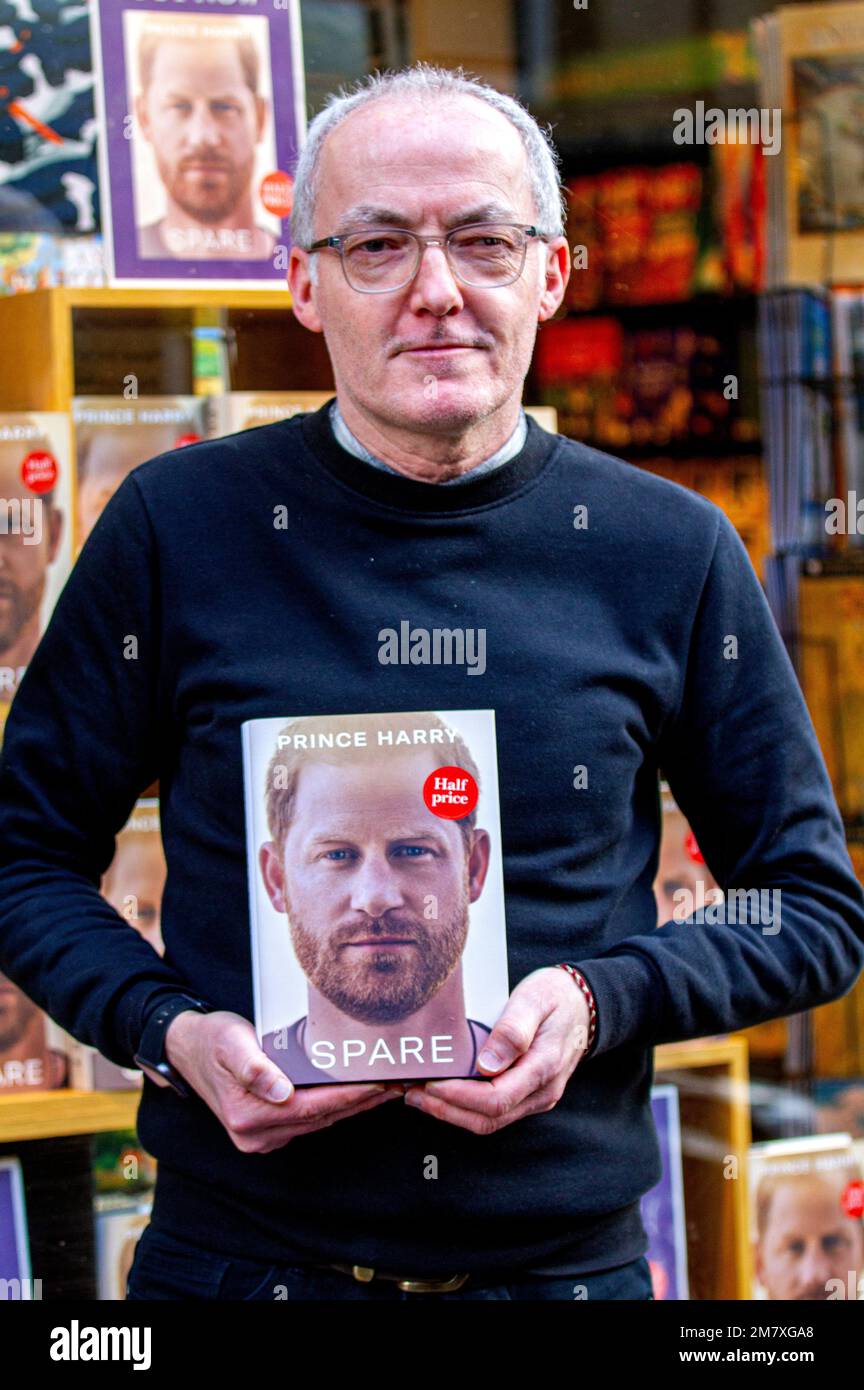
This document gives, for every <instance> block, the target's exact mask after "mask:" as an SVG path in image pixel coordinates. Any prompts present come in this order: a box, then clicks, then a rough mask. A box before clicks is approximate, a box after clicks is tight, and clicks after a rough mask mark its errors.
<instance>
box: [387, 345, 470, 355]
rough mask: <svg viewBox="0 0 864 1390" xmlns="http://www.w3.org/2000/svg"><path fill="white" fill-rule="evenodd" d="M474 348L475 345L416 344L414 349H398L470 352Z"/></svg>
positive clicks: (424, 351) (425, 351) (405, 349)
mask: <svg viewBox="0 0 864 1390" xmlns="http://www.w3.org/2000/svg"><path fill="white" fill-rule="evenodd" d="M476 347H477V344H476V343H418V345H417V346H416V347H409V348H400V352H422V353H435V352H471V351H473V350H474V349H476Z"/></svg>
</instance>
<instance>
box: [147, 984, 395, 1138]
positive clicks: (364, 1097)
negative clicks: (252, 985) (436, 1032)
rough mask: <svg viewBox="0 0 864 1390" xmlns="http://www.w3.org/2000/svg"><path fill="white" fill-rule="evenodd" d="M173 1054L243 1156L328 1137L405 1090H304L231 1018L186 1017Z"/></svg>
mask: <svg viewBox="0 0 864 1390" xmlns="http://www.w3.org/2000/svg"><path fill="white" fill-rule="evenodd" d="M165 1053H166V1056H167V1058H168V1061H169V1062H170V1063H171V1065H172V1067H175V1068H176V1070H177V1071H178V1072H179V1073H180V1075H181V1076H182V1077H183V1079H184V1080H185V1081H188V1083H189V1085H190V1086H191V1087H192V1088H193V1089H194V1090H195V1091H197V1093H198V1095H199V1096H201V1098H202V1100H204V1101H206V1102H207V1104H208V1105H209V1107H210V1109H211V1110H212V1111H213V1113H214V1115H216V1116H217V1117H218V1119H219V1120H221V1122H222V1124H223V1125H224V1126H225V1129H226V1130H227V1131H228V1134H229V1136H230V1138H231V1140H232V1142H233V1143H234V1144H235V1145H236V1146H237V1148H238V1149H240V1151H241V1153H256V1154H266V1153H271V1152H272V1150H273V1149H281V1148H282V1147H283V1146H284V1145H285V1144H288V1143H290V1141H291V1140H292V1139H296V1137H297V1136H298V1135H299V1134H312V1133H314V1131H315V1130H316V1129H326V1128H327V1127H328V1126H329V1125H332V1124H335V1122H336V1121H337V1120H344V1119H347V1118H348V1116H349V1115H359V1114H360V1113H361V1112H362V1111H363V1110H373V1109H374V1108H375V1106H376V1105H381V1104H382V1103H383V1102H385V1101H387V1100H391V1099H394V1098H396V1097H401V1096H402V1095H403V1088H402V1086H401V1085H399V1084H398V1083H397V1084H394V1085H391V1086H380V1085H376V1086H372V1085H363V1084H357V1083H354V1082H352V1083H351V1084H350V1085H339V1084H334V1085H332V1086H304V1087H303V1088H302V1089H299V1090H298V1089H296V1088H295V1087H294V1086H292V1084H291V1082H290V1081H289V1079H288V1077H287V1076H286V1075H285V1074H284V1072H282V1071H280V1070H279V1068H278V1067H277V1066H276V1063H275V1062H272V1061H271V1060H270V1058H269V1057H267V1056H266V1055H265V1054H264V1053H263V1052H262V1051H261V1047H260V1044H259V1042H258V1037H257V1035H256V1033H255V1029H254V1028H253V1027H252V1024H251V1023H250V1022H249V1020H248V1019H246V1018H243V1017H242V1016H241V1015H240V1014H233V1013H229V1012H227V1011H226V1010H219V1011H217V1012H215V1013H209V1014H200V1013H196V1012H195V1011H194V1010H191V1009H187V1010H186V1011H184V1012H183V1013H182V1014H178V1015H177V1017H176V1018H175V1019H173V1021H172V1022H171V1024H170V1026H169V1028H168V1031H167V1033H166V1034H165ZM150 1074H151V1073H150V1072H148V1073H147V1075H148V1076H149V1075H150ZM153 1079H154V1080H156V1079H157V1078H156V1077H154V1078H153ZM159 1080H160V1082H161V1081H162V1079H161V1078H159ZM162 1084H165V1085H167V1084H168V1083H167V1082H162Z"/></svg>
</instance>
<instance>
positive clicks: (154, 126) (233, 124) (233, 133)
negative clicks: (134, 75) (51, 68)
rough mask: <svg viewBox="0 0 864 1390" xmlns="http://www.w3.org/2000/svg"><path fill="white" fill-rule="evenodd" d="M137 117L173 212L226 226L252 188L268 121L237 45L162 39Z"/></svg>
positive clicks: (226, 42)
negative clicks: (259, 143)
mask: <svg viewBox="0 0 864 1390" xmlns="http://www.w3.org/2000/svg"><path fill="white" fill-rule="evenodd" d="M137 110H138V122H139V125H140V126H141V129H142V131H143V134H144V136H145V138H146V139H147V140H149V142H150V143H151V145H152V146H153V153H154V155H155V158H156V164H157V167H158V169H159V176H160V178H161V179H162V182H163V183H164V185H165V188H166V190H167V191H168V193H169V195H170V196H171V198H172V199H173V200H174V202H175V203H176V204H177V205H178V207H180V208H181V209H182V210H183V211H184V212H185V213H186V214H187V215H188V216H189V217H194V218H195V219H196V220H197V221H199V222H202V223H204V224H206V225H207V226H218V225H219V224H220V223H222V222H224V221H226V220H227V219H228V217H229V215H230V214H231V213H232V212H233V210H234V208H235V207H236V206H237V204H238V203H239V202H240V199H241V198H242V197H243V196H244V194H245V193H246V192H247V190H248V188H249V185H250V182H251V180H252V173H253V168H254V163H255V145H256V143H257V141H258V140H260V138H261V132H262V129H263V125H264V114H265V106H264V103H263V101H261V100H260V99H259V98H256V97H255V95H254V94H253V92H252V91H251V89H250V88H249V86H248V84H247V83H246V80H245V78H244V75H243V68H242V65H241V62H240V57H239V54H238V50H237V45H236V44H235V43H232V42H231V41H228V40H208V41H207V42H206V43H203V44H202V43H197V42H195V41H192V40H189V39H179V38H178V39H164V40H163V41H162V42H161V43H160V44H159V46H158V48H157V49H156V54H155V59H154V63H153V70H152V76H151V80H150V85H149V87H148V88H147V90H146V92H145V93H144V94H143V96H142V97H141V98H139V101H138V105H137Z"/></svg>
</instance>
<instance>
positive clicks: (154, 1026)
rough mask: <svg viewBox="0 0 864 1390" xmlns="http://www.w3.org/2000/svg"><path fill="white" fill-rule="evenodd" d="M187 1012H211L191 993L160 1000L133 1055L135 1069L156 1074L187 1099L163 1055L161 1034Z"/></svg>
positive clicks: (186, 1087) (187, 1092) (185, 1086)
mask: <svg viewBox="0 0 864 1390" xmlns="http://www.w3.org/2000/svg"><path fill="white" fill-rule="evenodd" d="M189 1009H191V1010H193V1011H194V1012H195V1013H199V1014H208V1013H212V1006H211V1005H210V1004H207V1003H205V1002H204V1000H203V999H196V998H194V996H193V995H191V994H172V995H170V997H169V998H168V999H164V1000H163V1001H162V1002H161V1004H158V1005H157V1006H156V1008H155V1009H154V1010H153V1012H152V1013H151V1014H150V1015H149V1017H148V1018H147V1021H146V1022H145V1024H144V1028H143V1031H142V1033H141V1039H140V1041H139V1044H138V1051H137V1052H136V1053H135V1064H136V1066H139V1067H147V1068H149V1070H150V1071H155V1072H157V1073H158V1075H159V1076H162V1077H164V1078H165V1080H166V1081H167V1082H168V1084H169V1086H172V1087H173V1089H174V1090H175V1091H176V1092H177V1094H178V1095H180V1096H183V1097H184V1098H188V1097H189V1096H190V1095H191V1094H192V1091H191V1089H190V1087H189V1085H188V1083H187V1082H186V1081H184V1079H183V1077H182V1076H181V1075H180V1073H179V1072H178V1071H176V1070H175V1068H174V1067H172V1065H171V1063H170V1062H169V1061H168V1058H167V1056H166V1055H165V1034H166V1033H167V1032H168V1028H169V1026H170V1025H171V1023H173V1021H174V1019H175V1018H176V1017H177V1015H178V1014H182V1013H186V1012H187V1010H189Z"/></svg>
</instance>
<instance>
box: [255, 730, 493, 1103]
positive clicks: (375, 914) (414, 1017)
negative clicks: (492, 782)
mask: <svg viewBox="0 0 864 1390" xmlns="http://www.w3.org/2000/svg"><path fill="white" fill-rule="evenodd" d="M339 728H340V730H341V731H342V732H343V733H346V734H349V735H350V734H351V733H353V732H354V731H355V730H358V731H360V732H362V733H363V734H365V735H367V736H368V740H369V741H368V742H367V743H366V744H365V745H361V746H356V745H355V746H350V747H348V748H342V749H336V750H335V752H334V751H333V750H332V749H328V748H327V747H326V746H325V747H324V748H323V749H322V748H316V747H315V746H314V744H313V745H312V747H311V748H306V747H300V748H297V747H295V746H293V744H292V745H289V746H287V747H285V748H281V747H277V749H276V751H275V752H274V754H273V757H272V759H271V761H270V766H269V768H268V776H267V817H268V822H269V828H270V835H271V839H270V840H269V841H268V842H267V843H266V844H265V845H263V846H262V847H261V852H260V868H261V874H262V877H263V880H264V886H265V888H266V890H267V895H268V897H269V898H270V901H271V902H272V904H273V906H274V908H275V909H276V911H277V912H280V913H284V914H285V916H286V917H287V918H288V925H289V928H290V931H291V942H292V945H293V947H294V952H295V955H296V957H297V960H298V962H299V964H300V966H301V967H302V969H303V972H304V974H305V975H306V977H307V979H308V981H309V1006H308V1012H307V1014H306V1015H304V1016H303V1017H302V1018H299V1019H297V1020H296V1021H295V1022H294V1023H293V1024H291V1025H289V1026H288V1027H284V1028H276V1029H273V1030H272V1031H271V1032H270V1033H267V1034H265V1036H264V1038H263V1040H262V1041H263V1049H264V1052H265V1053H266V1055H267V1056H268V1057H272V1059H273V1061H274V1062H275V1063H276V1065H277V1066H279V1067H280V1068H281V1069H282V1070H283V1071H284V1072H285V1073H286V1074H287V1075H288V1076H290V1078H291V1080H292V1081H293V1082H294V1083H295V1084H296V1083H299V1082H322V1081H327V1080H330V1081H336V1080H338V1081H361V1080H367V1081H379V1080H384V1081H387V1080H395V1079H397V1078H402V1077H411V1076H417V1075H419V1076H434V1075H435V1073H436V1069H437V1070H438V1072H439V1074H440V1075H443V1076H447V1075H451V1076H452V1075H454V1074H456V1075H459V1074H462V1075H465V1076H473V1075H476V1074H477V1056H478V1054H479V1051H480V1048H481V1046H482V1044H483V1043H484V1042H485V1041H486V1038H487V1036H488V1034H489V1033H490V1032H491V1028H488V1027H486V1026H485V1024H482V1023H479V1022H477V1020H476V1019H470V1018H466V1017H465V999H464V990H463V981H462V965H461V961H462V952H463V951H464V949H465V943H466V941H467V939H468V909H469V904H470V903H472V902H476V901H477V899H478V898H479V897H480V894H481V893H482V891H483V884H484V883H485V881H486V873H487V870H488V868H489V845H490V841H489V832H488V831H486V830H481V829H480V828H479V827H477V826H476V825H475V824H474V822H475V820H476V807H475V808H474V810H473V811H471V812H470V814H469V815H468V816H466V817H465V818H464V819H463V820H459V821H457V820H444V819H442V818H441V817H440V816H435V815H433V814H432V812H431V811H430V810H427V809H426V807H425V806H424V805H423V802H422V800H421V798H420V796H419V792H418V789H419V788H422V786H423V784H424V782H425V780H426V778H427V777H429V776H430V775H431V774H432V773H434V772H435V770H436V769H437V768H438V767H440V766H441V765H442V763H441V756H440V755H437V754H436V751H435V750H434V749H432V748H430V747H415V746H413V744H412V745H411V746H408V747H405V746H401V747H400V746H394V747H392V748H391V749H389V750H388V752H387V756H386V758H382V756H381V752H380V750H379V748H378V747H377V744H376V743H375V741H374V738H375V734H376V733H377V732H378V730H379V729H385V728H386V731H387V733H388V734H389V735H390V737H391V738H392V737H395V736H396V735H398V734H399V733H400V732H404V733H408V734H412V735H413V734H414V732H415V730H418V729H419V730H420V731H422V732H423V733H424V735H425V734H426V733H428V732H429V731H430V730H431V729H433V728H434V729H436V730H437V731H438V732H439V733H440V732H443V731H444V729H445V725H444V723H443V721H442V720H441V719H439V718H438V716H437V715H434V714H423V713H417V714H402V715H379V716H377V717H376V716H368V715H365V716H364V715H355V716H354V717H353V718H351V719H345V720H341V719H340V720H339ZM288 729H289V730H290V731H291V732H290V734H289V736H290V737H292V738H293V736H294V731H295V730H296V731H302V733H303V734H305V735H306V736H308V735H310V734H311V735H314V734H315V733H316V732H317V731H319V730H320V731H323V732H327V731H328V730H332V721H331V720H329V719H326V718H324V719H298V720H294V721H293V723H292V724H291V725H289V726H288ZM448 732H451V733H452V731H448ZM446 756H447V758H448V760H449V763H448V765H450V764H453V765H455V766H457V767H459V768H464V769H466V770H467V772H468V773H469V774H470V775H471V776H472V777H473V778H474V779H475V781H479V772H478V770H477V767H476V764H475V763H474V760H473V758H472V757H471V754H470V752H469V751H468V748H467V746H466V745H465V743H464V741H463V740H462V739H460V738H458V737H456V738H453V739H452V741H451V742H450V743H449V745H448V752H447V755H446ZM337 866H338V867H337ZM430 907H433V908H434V911H433V912H432V913H431V914H430V911H429V908H430ZM502 929H503V924H502ZM454 1020H458V1022H455V1021H454ZM433 1039H434V1043H433V1041H432V1040H433ZM424 1046H425V1050H424Z"/></svg>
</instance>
